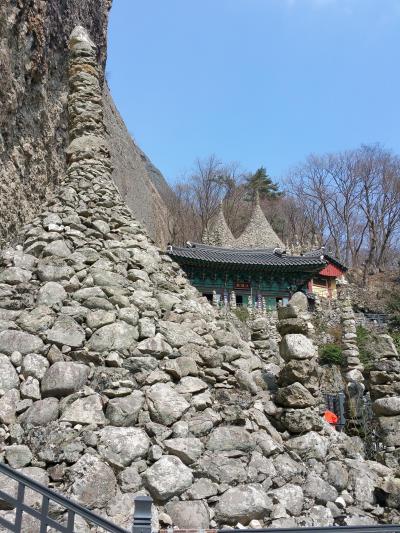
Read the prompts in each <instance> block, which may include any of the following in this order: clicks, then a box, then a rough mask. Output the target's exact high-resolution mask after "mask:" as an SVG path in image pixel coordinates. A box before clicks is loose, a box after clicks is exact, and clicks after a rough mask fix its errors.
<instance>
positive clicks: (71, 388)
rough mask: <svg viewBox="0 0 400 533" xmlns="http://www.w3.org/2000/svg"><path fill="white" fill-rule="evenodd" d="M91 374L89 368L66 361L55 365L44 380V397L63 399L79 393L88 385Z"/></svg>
mask: <svg viewBox="0 0 400 533" xmlns="http://www.w3.org/2000/svg"><path fill="white" fill-rule="evenodd" d="M89 372H90V369H89V367H87V366H86V365H82V364H79V363H73V362H65V361H59V362H57V363H54V364H53V365H51V367H50V368H49V369H48V370H47V372H46V373H45V375H44V377H43V380H42V395H43V397H44V398H46V397H49V396H53V397H54V398H62V397H63V396H68V395H69V394H72V393H74V392H76V391H78V390H79V389H80V388H82V387H83V385H84V384H85V383H86V380H87V378H88V376H89Z"/></svg>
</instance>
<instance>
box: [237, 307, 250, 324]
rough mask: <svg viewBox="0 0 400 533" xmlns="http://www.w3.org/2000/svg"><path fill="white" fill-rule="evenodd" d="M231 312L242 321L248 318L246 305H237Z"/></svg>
mask: <svg viewBox="0 0 400 533" xmlns="http://www.w3.org/2000/svg"><path fill="white" fill-rule="evenodd" d="M233 312H234V313H235V315H236V316H237V317H238V319H239V320H241V321H242V322H247V320H249V318H250V314H249V310H248V309H247V307H244V306H243V307H237V308H236V309H234V311H233Z"/></svg>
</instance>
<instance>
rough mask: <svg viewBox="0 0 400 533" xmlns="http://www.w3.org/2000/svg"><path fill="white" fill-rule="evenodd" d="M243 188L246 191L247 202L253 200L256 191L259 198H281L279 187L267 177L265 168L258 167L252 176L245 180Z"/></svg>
mask: <svg viewBox="0 0 400 533" xmlns="http://www.w3.org/2000/svg"><path fill="white" fill-rule="evenodd" d="M245 187H246V189H247V191H248V195H247V196H248V200H253V199H254V197H255V194H256V191H258V194H259V196H260V198H279V196H282V192H281V191H280V190H279V185H278V184H277V183H274V182H273V181H272V179H271V178H270V177H269V176H268V174H267V169H266V168H265V167H260V168H259V169H257V170H256V171H255V173H254V174H250V175H249V176H248V177H247V178H246V185H245Z"/></svg>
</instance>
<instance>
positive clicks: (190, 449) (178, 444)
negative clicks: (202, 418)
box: [164, 437, 204, 465]
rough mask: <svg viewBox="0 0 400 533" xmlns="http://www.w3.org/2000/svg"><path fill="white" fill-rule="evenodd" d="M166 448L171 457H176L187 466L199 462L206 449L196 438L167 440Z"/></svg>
mask: <svg viewBox="0 0 400 533" xmlns="http://www.w3.org/2000/svg"><path fill="white" fill-rule="evenodd" d="M164 446H165V448H166V450H167V451H168V452H169V453H170V454H171V455H176V456H177V457H179V459H181V460H182V461H183V462H184V463H185V464H186V465H190V464H192V463H194V462H195V461H197V459H198V458H199V457H200V456H201V454H202V453H203V449H204V446H203V444H202V442H201V440H200V439H196V438H194V437H187V438H182V437H181V438H179V437H178V438H175V439H167V440H165V441H164Z"/></svg>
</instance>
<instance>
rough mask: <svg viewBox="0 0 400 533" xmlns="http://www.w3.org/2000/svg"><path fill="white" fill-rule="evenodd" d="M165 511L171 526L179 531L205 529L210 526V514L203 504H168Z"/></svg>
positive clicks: (185, 502) (195, 502) (196, 502)
mask: <svg viewBox="0 0 400 533" xmlns="http://www.w3.org/2000/svg"><path fill="white" fill-rule="evenodd" d="M165 509H166V511H167V513H168V515H169V516H170V517H171V519H172V522H173V525H174V526H175V527H177V528H179V529H194V528H196V529H199V528H200V529H207V528H208V527H209V526H210V514H209V511H208V507H207V506H206V505H205V504H204V502H200V501H194V502H191V501H184V502H169V503H167V505H166V507H165Z"/></svg>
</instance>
